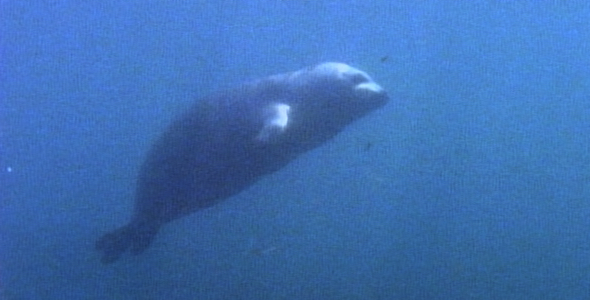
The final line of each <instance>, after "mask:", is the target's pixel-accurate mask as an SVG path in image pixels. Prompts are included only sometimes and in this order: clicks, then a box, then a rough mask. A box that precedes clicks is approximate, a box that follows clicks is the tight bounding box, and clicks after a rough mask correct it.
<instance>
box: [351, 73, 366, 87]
mask: <svg viewBox="0 0 590 300" xmlns="http://www.w3.org/2000/svg"><path fill="white" fill-rule="evenodd" d="M368 81H369V78H367V76H365V75H363V74H361V73H356V74H352V75H351V76H350V82H352V83H353V84H354V85H359V84H361V83H365V82H368Z"/></svg>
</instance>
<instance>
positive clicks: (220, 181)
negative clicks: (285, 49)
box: [96, 63, 388, 263]
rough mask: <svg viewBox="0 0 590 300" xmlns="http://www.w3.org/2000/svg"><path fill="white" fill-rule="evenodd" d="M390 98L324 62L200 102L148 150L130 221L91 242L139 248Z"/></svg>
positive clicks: (117, 252) (117, 251) (360, 75)
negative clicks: (166, 226) (167, 227)
mask: <svg viewBox="0 0 590 300" xmlns="http://www.w3.org/2000/svg"><path fill="white" fill-rule="evenodd" d="M387 100H388V96H387V94H386V93H385V91H384V90H383V89H382V88H381V87H380V86H379V85H378V84H377V83H375V82H374V81H373V80H372V79H371V78H370V77H369V76H368V75H367V74H366V73H365V72H362V71H360V70H358V69H355V68H353V67H350V66H348V65H346V64H343V63H323V64H320V65H317V66H313V67H309V68H306V69H303V70H299V71H296V72H291V73H286V74H279V75H274V76H270V77H267V78H264V79H261V80H258V81H254V82H251V83H248V84H244V85H242V86H239V87H237V88H235V89H233V90H229V91H225V92H221V93H218V94H216V95H212V96H210V97H206V98H204V99H201V100H199V101H197V102H196V103H195V104H194V105H193V107H191V108H189V109H188V110H187V111H186V112H185V113H184V114H182V115H181V116H179V117H178V118H177V119H176V120H175V121H174V122H173V123H172V124H171V125H170V126H169V127H168V129H167V130H166V131H165V132H164V133H163V134H162V135H161V136H160V138H159V139H158V140H157V141H156V142H155V143H154V145H153V146H152V148H151V150H150V151H149V153H148V154H147V158H146V160H145V161H144V163H143V165H142V166H141V169H140V172H139V176H138V180H137V190H136V194H135V211H134V214H133V216H132V218H131V221H130V222H129V223H128V224H127V225H125V226H123V227H121V228H119V229H116V230H115V231H113V232H110V233H107V234H105V235H104V236H103V237H101V238H100V239H99V240H98V241H97V243H96V248H97V249H98V250H99V251H102V252H103V258H102V261H103V262H104V263H110V262H113V261H115V260H117V259H118V258H119V257H120V256H121V255H122V254H123V253H124V252H126V251H128V250H129V251H130V252H131V253H134V254H138V253H141V252H143V251H144V250H145V249H147V247H148V246H149V245H150V243H151V241H152V240H153V239H154V237H155V235H156V233H157V232H158V229H159V228H160V227H161V226H162V225H164V224H166V223H168V222H170V221H172V220H174V219H177V218H180V217H182V216H185V215H187V214H190V213H193V212H195V211H197V210H199V209H202V208H205V207H208V206H211V205H214V204H215V203H218V202H219V201H222V200H224V199H226V198H228V197H230V196H232V195H235V194H237V193H239V192H240V191H242V190H244V189H245V188H246V187H248V186H250V185H251V184H253V183H254V182H256V181H257V180H258V179H259V178H260V177H261V176H263V175H266V174H269V173H272V172H274V171H277V170H279V169H280V168H282V167H284V166H285V165H286V164H287V163H289V162H290V161H291V160H293V159H295V158H296V157H297V156H298V155H300V154H302V153H304V152H306V151H308V150H311V149H313V148H316V147H318V146H319V145H321V144H322V143H324V142H326V141H327V140H329V139H330V138H332V137H333V136H335V135H336V134H337V133H338V132H340V131H341V130H342V129H343V128H344V127H345V126H346V125H348V124H350V123H351V122H353V121H354V120H356V119H358V118H360V117H362V116H364V115H366V114H367V113H369V112H371V111H373V110H375V109H377V108H379V107H381V106H383V105H384V104H385V103H386V102H387Z"/></svg>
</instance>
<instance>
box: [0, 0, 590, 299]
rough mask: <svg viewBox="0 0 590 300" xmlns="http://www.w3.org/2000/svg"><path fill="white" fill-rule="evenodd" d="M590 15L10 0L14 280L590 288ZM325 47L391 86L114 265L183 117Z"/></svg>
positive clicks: (160, 294) (4, 136) (160, 290)
mask: <svg viewBox="0 0 590 300" xmlns="http://www.w3.org/2000/svg"><path fill="white" fill-rule="evenodd" d="M404 2H405V3H404ZM589 16H590V2H588V1H585V0H579V1H567V2H563V1H562V2H559V3H558V1H557V2H556V1H534V0H530V1H525V0H523V1H451V0H449V1H442V0H441V1H436V0H427V1H391V0H379V1H367V0H364V1H357V0H346V1H344V0H341V1H335V0H333V1H328V0H258V1H253V0H244V1H229V0H221V1H203V0H195V1H169V2H167V1H145V0H144V1H137V0H131V1H112V0H101V1H91V0H82V1H79V0H76V1H73V0H64V1H32V2H31V1H15V0H2V1H0V76H1V77H0V80H1V81H0V85H1V86H0V87H1V88H0V97H1V102H0V114H1V115H0V125H1V127H0V130H1V131H0V139H1V141H0V147H1V148H0V180H1V181H0V184H1V185H2V191H1V198H0V214H1V215H0V289H1V292H0V298H3V299H11V300H12V299H503V300H505V299H567V300H571V299H589V298H590V169H589V166H590V135H589V134H588V132H589V131H590V68H589V66H590V55H589V53H590V18H589ZM323 61H343V62H347V63H350V64H352V65H353V66H355V67H358V68H360V69H362V70H365V71H367V72H368V73H370V74H371V75H372V76H373V77H374V78H375V80H376V81H377V82H379V83H380V84H381V85H383V86H384V87H385V88H386V89H387V90H388V91H389V93H390V95H391V96H392V101H391V102H390V103H389V104H388V105H387V106H386V107H385V108H383V109H381V110H379V111H377V112H375V113H373V114H371V115H369V116H367V117H366V118H364V119H362V120H360V121H359V122H356V123H354V124H353V125H351V126H350V127H348V128H347V129H346V130H345V131H344V132H343V133H342V134H340V135H339V136H337V138H335V139H334V140H332V141H331V142H329V143H327V144H326V145H324V146H323V147H321V148H319V149H316V150H314V151H312V152H310V153H307V154H306V155H304V156H302V157H301V158H300V159H298V160H296V161H295V162H293V163H292V164H290V165H289V166H288V167H286V168H285V169H283V170H281V171H280V172H278V173H276V174H273V175H271V176H268V177H266V178H264V179H263V180H261V181H260V182H258V183H257V184H256V185H254V186H252V187H251V188H250V189H248V190H246V191H244V192H243V193H241V194H239V195H237V196H235V197H232V198H231V199H228V200H227V201H226V202H224V203H222V204H220V205H218V206H215V207H213V208H211V209H208V210H204V211H201V212H199V213H196V214H193V215H191V216H189V217H186V218H183V219H181V220H178V221H175V222H173V223H171V224H169V225H167V226H166V227H164V228H163V230H162V231H161V232H160V234H159V235H158V237H157V239H156V241H155V242H154V244H153V245H152V247H151V248H150V249H149V250H148V251H147V252H145V253H144V254H143V255H140V256H136V257H129V256H125V257H123V258H122V259H121V260H120V261H118V262H117V263H115V264H113V265H107V266H105V265H102V264H101V263H100V256H99V253H97V252H96V251H95V250H94V242H95V240H96V239H97V238H98V237H99V236H100V235H101V234H103V233H105V232H106V231H109V230H112V229H114V228H115V227H117V226H120V225H122V224H123V223H124V222H126V221H127V219H128V218H129V216H130V214H131V212H132V206H133V203H132V197H133V189H134V184H135V176H136V173H137V171H138V166H139V164H140V163H141V161H142V159H143V157H144V154H145V152H146V151H147V149H148V148H149V146H150V144H151V142H152V140H153V139H154V138H155V137H156V136H157V135H158V134H159V133H161V131H162V130H163V129H164V128H165V126H166V124H167V123H168V122H169V121H170V120H171V119H172V118H173V116H174V115H176V114H177V113H179V112H181V111H182V109H183V108H185V107H187V106H188V105H190V103H191V102H192V101H194V99H195V98H198V97H200V96H203V95H205V94H208V93H210V92H212V91H215V90H220V89H224V88H227V87H230V86H232V85H235V84H237V83H240V82H243V81H247V80H251V79H254V78H258V77H262V76H266V75H270V74H275V73H280V72H286V71H292V70H296V69H299V68H301V67H304V66H307V65H312V64H315V63H318V62H323ZM368 144H370V145H372V146H371V147H368V146H367V145H368Z"/></svg>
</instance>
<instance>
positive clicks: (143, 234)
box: [95, 223, 160, 264]
mask: <svg viewBox="0 0 590 300" xmlns="http://www.w3.org/2000/svg"><path fill="white" fill-rule="evenodd" d="M158 229H160V226H158V225H157V224H137V223H129V224H127V225H125V226H123V227H121V228H119V229H116V230H114V231H111V232H109V233H107V234H105V235H103V236H102V237H101V238H100V239H98V241H96V245H95V247H96V250H98V251H102V252H103V256H102V259H101V262H102V263H103V264H110V263H113V262H115V261H116V260H118V259H119V257H120V256H121V254H123V253H124V252H125V251H127V250H128V249H129V250H130V252H131V254H133V255H137V254H141V253H142V252H143V251H145V250H146V249H147V248H148V247H149V246H150V244H151V243H152V241H153V240H154V237H155V236H156V233H158Z"/></svg>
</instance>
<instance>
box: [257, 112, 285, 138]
mask: <svg viewBox="0 0 590 300" xmlns="http://www.w3.org/2000/svg"><path fill="white" fill-rule="evenodd" d="M290 110H291V106H289V105H287V104H284V103H276V104H272V105H270V106H269V107H267V108H266V109H265V112H264V126H263V127H262V129H261V130H260V132H259V133H258V135H257V136H256V140H258V141H262V142H268V141H270V140H272V139H274V138H276V137H277V136H278V135H280V134H281V133H283V132H284V131H285V129H286V128H287V125H288V123H289V111H290Z"/></svg>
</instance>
